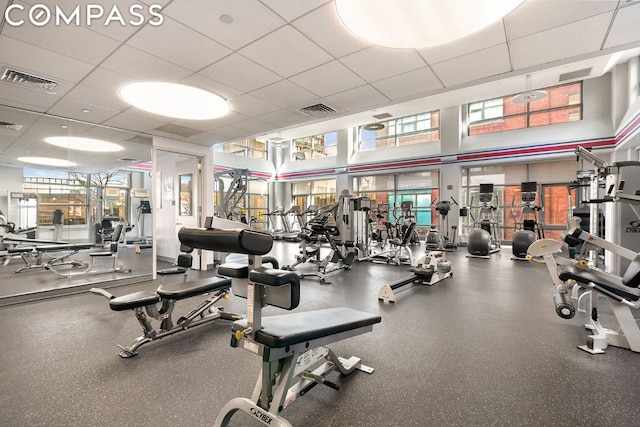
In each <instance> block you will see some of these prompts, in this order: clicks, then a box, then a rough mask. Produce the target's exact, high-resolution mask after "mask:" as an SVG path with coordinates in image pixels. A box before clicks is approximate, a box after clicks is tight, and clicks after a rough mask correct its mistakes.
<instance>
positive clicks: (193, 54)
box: [127, 18, 232, 71]
mask: <svg viewBox="0 0 640 427" xmlns="http://www.w3.org/2000/svg"><path fill="white" fill-rule="evenodd" d="M160 31H162V43H158V33H159V32H160ZM185 40H189V42H188V43H185ZM127 44H128V45H130V46H133V47H135V48H137V49H140V50H143V51H145V52H147V53H150V54H151V55H154V56H157V57H159V58H162V59H164V60H166V61H169V62H173V63H174V64H177V65H180V66H181V67H184V68H187V69H189V70H191V71H198V70H200V69H202V68H204V67H206V66H207V65H209V64H212V63H214V62H216V61H218V60H219V59H221V58H223V57H225V56H227V55H229V54H231V53H232V51H231V50H230V49H229V48H226V47H224V46H222V45H221V44H219V43H216V42H215V41H213V40H211V39H210V38H207V37H205V36H203V35H202V34H200V33H198V32H196V31H194V30H192V29H190V28H189V27H187V26H185V25H183V24H181V23H179V22H177V21H174V20H173V19H171V18H166V19H165V21H164V22H163V24H162V29H161V30H160V29H159V28H158V27H154V26H151V25H147V26H146V27H144V28H143V29H141V30H140V31H139V32H138V33H136V34H135V35H134V36H133V37H131V39H129V40H128V41H127Z"/></svg>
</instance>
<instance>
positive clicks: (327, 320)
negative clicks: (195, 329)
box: [233, 307, 381, 348]
mask: <svg viewBox="0 0 640 427" xmlns="http://www.w3.org/2000/svg"><path fill="white" fill-rule="evenodd" d="M380 321H381V317H380V316H378V315H373V314H370V313H364V312H362V311H357V310H353V309H350V308H345V307H338V308H329V309H325V310H316V311H307V312H300V313H291V314H283V315H280V316H269V317H264V318H263V319H262V329H261V330H260V331H256V332H254V334H253V339H254V340H255V341H256V342H258V343H260V344H263V345H265V346H267V347H271V348H283V347H286V346H291V345H295V344H299V343H303V342H306V341H312V340H315V339H318V338H324V337H327V336H330V335H335V334H339V333H341V332H347V331H350V330H353V329H357V328H361V327H365V326H370V325H373V324H375V323H380ZM246 328H247V320H246V319H243V320H238V321H236V322H234V323H233V331H234V332H235V331H239V330H240V331H242V330H244V329H246Z"/></svg>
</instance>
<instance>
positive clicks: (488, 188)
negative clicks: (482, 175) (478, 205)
mask: <svg viewBox="0 0 640 427" xmlns="http://www.w3.org/2000/svg"><path fill="white" fill-rule="evenodd" d="M487 193H492V194H493V184H480V194H487Z"/></svg>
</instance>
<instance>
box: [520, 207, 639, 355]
mask: <svg viewBox="0 0 640 427" xmlns="http://www.w3.org/2000/svg"><path fill="white" fill-rule="evenodd" d="M580 221H581V220H580V218H578V217H575V218H573V219H572V221H571V224H570V229H569V231H568V232H567V234H566V235H565V237H564V241H565V242H566V243H568V244H572V245H575V244H576V243H577V241H580V242H582V243H583V247H582V250H581V253H580V254H579V256H578V259H571V258H569V257H567V256H566V255H564V254H563V249H564V248H565V246H564V245H563V243H562V242H558V241H556V240H551V239H542V240H537V241H536V242H534V243H533V244H532V245H531V246H530V247H529V251H528V255H527V257H528V258H529V259H531V260H532V261H535V260H536V259H538V258H542V259H543V260H544V263H545V264H546V266H547V269H548V271H549V274H550V275H551V278H552V280H553V283H554V285H555V287H556V293H555V294H554V296H553V300H554V305H555V310H556V313H557V314H558V315H559V316H560V317H562V318H564V319H571V318H573V317H574V316H575V315H576V312H578V313H582V314H583V315H584V316H585V317H586V318H587V322H586V323H585V328H587V329H588V330H590V331H591V332H592V334H591V335H589V336H588V337H587V343H586V345H582V346H579V348H580V349H581V350H584V351H586V352H588V353H591V354H599V353H604V352H605V350H606V348H607V346H609V345H612V346H615V347H623V348H628V349H630V350H632V351H634V352H640V328H639V327H638V323H637V320H636V318H637V317H638V314H639V313H638V311H637V310H638V309H640V289H639V287H640V253H637V252H634V251H632V250H629V249H627V248H624V247H622V246H620V245H616V244H614V243H611V242H608V241H607V240H604V239H602V238H600V237H598V236H595V235H593V234H591V233H589V232H587V231H584V230H582V229H581V228H580ZM591 246H595V247H597V248H601V249H604V250H607V251H611V252H612V253H614V254H616V255H618V256H620V257H622V258H625V259H627V260H629V266H628V267H627V269H626V271H625V272H624V273H623V274H622V275H620V276H619V275H616V274H613V273H609V272H606V271H604V270H601V269H599V268H597V267H594V266H592V265H590V262H589V260H588V256H587V253H588V252H589V251H590V250H591V248H590V247H591ZM565 252H566V251H565ZM599 296H602V297H604V298H606V300H607V301H608V302H609V303H610V306H611V309H612V311H613V314H614V316H615V319H616V323H617V330H613V329H610V328H607V327H605V326H604V325H603V324H602V323H601V319H600V313H599V307H598V297H599Z"/></svg>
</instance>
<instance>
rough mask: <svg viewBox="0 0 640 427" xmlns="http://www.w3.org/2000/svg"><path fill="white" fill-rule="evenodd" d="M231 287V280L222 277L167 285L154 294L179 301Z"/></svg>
mask: <svg viewBox="0 0 640 427" xmlns="http://www.w3.org/2000/svg"><path fill="white" fill-rule="evenodd" d="M230 287H231V280H229V279H227V278H224V277H209V278H207V279H198V280H190V281H188V282H179V283H169V284H164V285H162V286H160V287H159V288H158V289H157V290H156V292H157V294H158V295H159V296H160V297H162V298H166V299H172V300H180V299H184V298H189V297H192V296H195V295H201V294H205V293H207V292H213V291H219V290H222V289H228V288H230Z"/></svg>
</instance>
